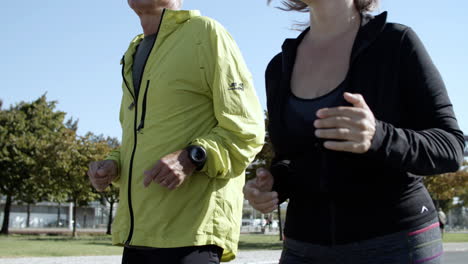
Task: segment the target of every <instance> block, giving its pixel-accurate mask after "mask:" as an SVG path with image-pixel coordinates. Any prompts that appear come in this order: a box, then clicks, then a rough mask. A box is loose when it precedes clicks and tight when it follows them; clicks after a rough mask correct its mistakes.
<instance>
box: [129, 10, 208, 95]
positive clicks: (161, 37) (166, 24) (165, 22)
mask: <svg viewBox="0 0 468 264" xmlns="http://www.w3.org/2000/svg"><path fill="white" fill-rule="evenodd" d="M199 16H200V11H198V10H171V9H164V11H163V15H162V18H161V19H162V20H161V24H160V26H159V30H158V32H157V33H156V34H157V36H156V40H155V41H156V42H155V43H154V44H153V49H154V46H159V45H160V43H163V42H164V41H165V40H166V39H167V37H168V36H170V35H171V34H172V33H173V32H175V31H176V30H177V29H178V28H179V27H180V26H181V25H182V24H184V23H185V22H187V21H188V20H190V19H191V18H194V17H199ZM144 37H145V36H144V34H140V35H138V36H136V37H135V38H133V40H132V41H131V42H130V46H129V47H128V49H127V51H126V52H125V54H124V56H123V58H122V60H121V62H120V64H123V65H122V75H123V78H124V81H125V83H126V85H127V87H128V88H129V91H130V93H131V94H132V95H133V92H132V91H133V89H134V88H133V82H131V81H127V79H128V80H132V78H133V76H132V69H133V57H134V55H135V52H136V49H137V47H138V45H139V44H140V42H141V41H142V40H143V38H144ZM133 96H134V95H133Z"/></svg>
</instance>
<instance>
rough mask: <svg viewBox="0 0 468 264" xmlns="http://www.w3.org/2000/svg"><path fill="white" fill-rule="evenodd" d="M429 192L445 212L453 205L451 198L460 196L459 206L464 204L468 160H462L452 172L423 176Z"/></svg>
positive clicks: (467, 188) (467, 190) (467, 189)
mask: <svg viewBox="0 0 468 264" xmlns="http://www.w3.org/2000/svg"><path fill="white" fill-rule="evenodd" d="M424 184H425V185H426V187H427V189H428V190H429V193H430V194H431V196H432V199H434V201H435V203H436V205H437V206H439V207H440V208H442V210H443V211H445V212H447V211H449V210H450V209H451V208H453V206H456V205H454V204H453V202H452V201H453V198H455V197H459V198H461V199H460V200H459V201H460V203H461V204H459V206H463V205H466V202H468V201H467V199H466V198H467V197H466V195H467V192H468V162H466V161H465V162H464V164H463V167H462V168H461V169H460V170H459V171H457V172H452V173H445V174H441V175H435V176H430V177H425V178H424Z"/></svg>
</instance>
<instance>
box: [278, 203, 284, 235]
mask: <svg viewBox="0 0 468 264" xmlns="http://www.w3.org/2000/svg"><path fill="white" fill-rule="evenodd" d="M278 226H279V236H280V237H279V239H280V241H283V225H282V224H281V205H278Z"/></svg>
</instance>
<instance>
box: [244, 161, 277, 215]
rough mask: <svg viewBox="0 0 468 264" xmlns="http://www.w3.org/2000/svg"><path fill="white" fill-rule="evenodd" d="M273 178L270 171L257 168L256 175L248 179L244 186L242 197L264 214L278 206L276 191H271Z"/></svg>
mask: <svg viewBox="0 0 468 264" xmlns="http://www.w3.org/2000/svg"><path fill="white" fill-rule="evenodd" d="M273 183H274V179H273V176H272V175H271V173H270V172H269V171H268V170H266V169H264V168H259V169H258V170H257V177H255V178H254V179H252V180H249V181H248V182H247V183H246V184H245V186H244V197H245V199H247V200H248V201H249V203H250V205H252V207H253V208H255V209H257V210H258V211H260V212H262V213H264V214H266V213H270V212H271V211H273V210H275V208H276V207H277V206H278V193H277V192H272V191H271V190H272V188H273Z"/></svg>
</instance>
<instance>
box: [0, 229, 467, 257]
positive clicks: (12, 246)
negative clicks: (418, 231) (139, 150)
mask: <svg viewBox="0 0 468 264" xmlns="http://www.w3.org/2000/svg"><path fill="white" fill-rule="evenodd" d="M444 242H468V234H467V233H465V234H462V233H446V234H445V235H444ZM239 249H240V250H273V249H278V250H279V249H281V242H280V241H279V239H278V236H277V235H275V236H271V235H241V239H240V242H239ZM121 254H122V248H120V247H115V246H112V245H111V239H110V236H105V235H94V236H80V237H78V238H76V239H74V238H71V237H69V236H45V235H10V236H0V258H5V257H51V256H52V257H59V256H105V255H121Z"/></svg>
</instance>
